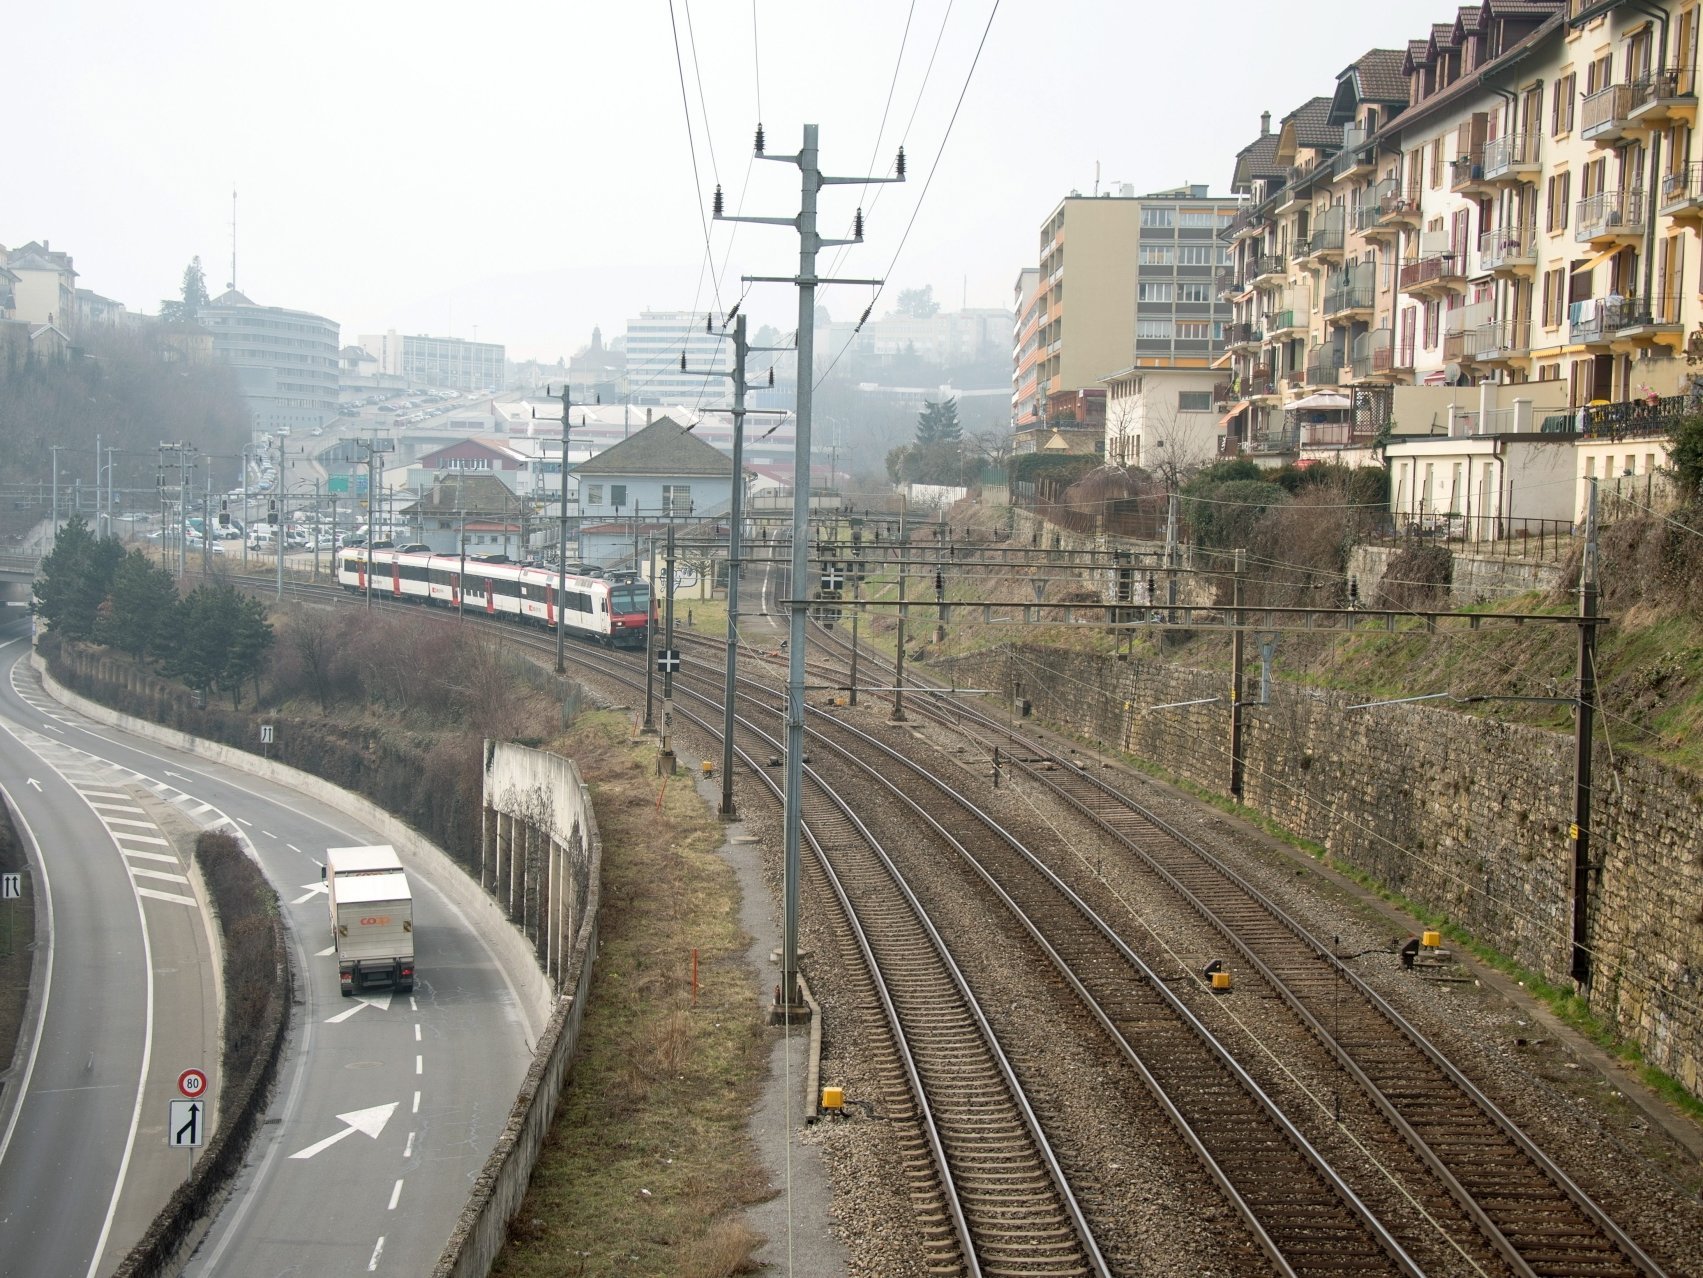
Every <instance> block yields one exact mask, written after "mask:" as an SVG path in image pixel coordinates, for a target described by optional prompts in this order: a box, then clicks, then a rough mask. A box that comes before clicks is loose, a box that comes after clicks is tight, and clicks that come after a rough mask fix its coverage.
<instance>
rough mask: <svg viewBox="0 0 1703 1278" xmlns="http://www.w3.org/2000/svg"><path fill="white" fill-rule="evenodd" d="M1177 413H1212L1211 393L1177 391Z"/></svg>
mask: <svg viewBox="0 0 1703 1278" xmlns="http://www.w3.org/2000/svg"><path fill="white" fill-rule="evenodd" d="M1177 411H1178V412H1179V413H1210V412H1211V411H1212V392H1211V391H1178V392H1177Z"/></svg>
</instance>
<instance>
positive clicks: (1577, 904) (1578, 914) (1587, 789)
mask: <svg viewBox="0 0 1703 1278" xmlns="http://www.w3.org/2000/svg"><path fill="white" fill-rule="evenodd" d="M1586 482H1587V483H1589V484H1590V490H1589V492H1588V494H1587V495H1586V499H1585V500H1586V505H1585V553H1584V557H1583V558H1582V559H1581V560H1580V563H1579V673H1578V705H1577V706H1576V707H1575V711H1574V716H1573V828H1572V830H1571V831H1570V833H1571V834H1572V836H1573V961H1572V975H1573V979H1574V980H1575V981H1577V982H1578V983H1579V985H1580V987H1581V988H1582V989H1588V988H1589V987H1590V984H1591V949H1590V893H1591V735H1592V730H1593V729H1594V727H1595V722H1596V705H1597V622H1596V616H1597V481H1596V480H1594V479H1592V480H1588V481H1586Z"/></svg>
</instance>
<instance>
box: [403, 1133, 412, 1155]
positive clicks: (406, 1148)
mask: <svg viewBox="0 0 1703 1278" xmlns="http://www.w3.org/2000/svg"><path fill="white" fill-rule="evenodd" d="M402 1157H404V1158H412V1157H414V1133H413V1132H409V1133H408V1143H407V1144H406V1145H404V1146H403V1147H402Z"/></svg>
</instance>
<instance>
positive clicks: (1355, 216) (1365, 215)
mask: <svg viewBox="0 0 1703 1278" xmlns="http://www.w3.org/2000/svg"><path fill="white" fill-rule="evenodd" d="M1383 216H1384V214H1383V210H1382V209H1380V208H1379V207H1378V202H1377V201H1376V200H1367V201H1366V202H1365V203H1364V204H1356V205H1355V206H1354V211H1353V213H1352V214H1351V215H1350V218H1349V220H1350V222H1352V224H1353V226H1354V230H1355V232H1356V233H1357V234H1364V233H1365V232H1366V231H1369V230H1370V229H1372V228H1373V227H1375V226H1376V225H1377V224H1378V222H1379V221H1380V220H1381V219H1382V218H1383Z"/></svg>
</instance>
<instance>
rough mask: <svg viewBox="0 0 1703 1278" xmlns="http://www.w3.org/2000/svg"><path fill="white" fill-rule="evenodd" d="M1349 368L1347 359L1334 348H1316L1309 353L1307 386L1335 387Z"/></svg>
mask: <svg viewBox="0 0 1703 1278" xmlns="http://www.w3.org/2000/svg"><path fill="white" fill-rule="evenodd" d="M1347 366H1348V361H1347V359H1346V357H1345V356H1344V355H1343V353H1342V352H1341V351H1339V350H1337V349H1336V348H1335V347H1334V346H1315V347H1314V348H1313V349H1312V350H1310V351H1308V352H1307V373H1306V378H1307V385H1309V386H1335V385H1336V384H1337V382H1338V380H1339V379H1340V378H1341V376H1342V370H1343V369H1344V368H1346V367H1347Z"/></svg>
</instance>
